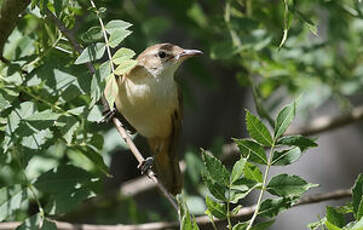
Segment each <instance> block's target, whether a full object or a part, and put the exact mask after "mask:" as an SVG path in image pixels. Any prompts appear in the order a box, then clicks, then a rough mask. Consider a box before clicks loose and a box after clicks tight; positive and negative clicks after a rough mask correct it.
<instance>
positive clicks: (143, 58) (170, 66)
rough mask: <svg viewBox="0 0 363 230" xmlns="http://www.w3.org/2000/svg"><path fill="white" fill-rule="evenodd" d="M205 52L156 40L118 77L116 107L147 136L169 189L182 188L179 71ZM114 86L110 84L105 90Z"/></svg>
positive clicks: (160, 175) (158, 172)
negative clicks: (179, 149)
mask: <svg viewBox="0 0 363 230" xmlns="http://www.w3.org/2000/svg"><path fill="white" fill-rule="evenodd" d="M201 54H203V52H202V51H200V50H197V49H183V48H181V47H179V46H177V45H174V44H171V43H161V44H155V45H152V46H150V47H148V48H146V49H145V50H144V51H143V52H142V53H140V54H139V55H138V57H137V58H136V61H137V65H136V66H135V67H134V68H132V69H131V70H130V71H129V72H128V73H127V74H124V75H123V76H122V78H117V87H118V94H117V95H116V96H115V107H116V109H117V111H118V112H119V113H121V114H122V116H123V117H124V118H125V119H126V120H127V121H128V123H129V124H130V125H131V126H132V127H133V128H134V129H135V130H136V131H137V132H138V133H139V134H141V135H142V136H143V137H145V138H146V140H147V142H148V145H149V147H150V150H151V155H152V163H151V167H152V169H153V171H154V172H155V174H156V176H157V178H158V180H159V181H160V183H161V184H162V185H163V186H164V187H165V188H166V189H167V191H168V192H169V193H170V194H172V195H176V194H178V193H180V192H181V189H182V186H183V178H182V175H181V172H180V168H179V160H178V155H177V152H176V151H177V150H176V148H177V142H178V138H179V133H180V130H181V125H182V119H183V98H182V92H181V89H180V86H179V83H178V82H177V80H176V79H175V72H176V70H177V69H178V68H179V66H180V65H181V64H182V63H183V62H184V61H185V60H186V59H188V58H190V57H193V56H198V55H201ZM110 88H111V87H108V85H106V87H105V91H104V93H105V94H107V91H108V90H111V89H110ZM148 160H150V159H149V158H148Z"/></svg>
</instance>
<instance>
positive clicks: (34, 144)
mask: <svg viewBox="0 0 363 230" xmlns="http://www.w3.org/2000/svg"><path fill="white" fill-rule="evenodd" d="M19 130H21V132H22V133H21V134H20V135H21V136H22V137H23V139H22V140H21V144H22V145H23V146H24V147H27V148H30V149H41V148H42V147H43V146H44V144H46V141H47V140H48V139H52V138H53V133H52V132H51V131H50V129H49V128H47V129H41V128H36V127H35V126H33V125H31V124H30V123H29V122H27V123H22V125H21V128H19Z"/></svg>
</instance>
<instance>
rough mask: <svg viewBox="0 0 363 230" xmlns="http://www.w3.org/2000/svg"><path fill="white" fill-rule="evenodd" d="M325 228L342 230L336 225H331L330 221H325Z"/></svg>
mask: <svg viewBox="0 0 363 230" xmlns="http://www.w3.org/2000/svg"><path fill="white" fill-rule="evenodd" d="M324 224H325V226H326V227H327V228H328V230H342V229H341V228H339V227H337V226H335V225H334V224H332V223H330V222H329V221H327V220H326V221H325V223H324Z"/></svg>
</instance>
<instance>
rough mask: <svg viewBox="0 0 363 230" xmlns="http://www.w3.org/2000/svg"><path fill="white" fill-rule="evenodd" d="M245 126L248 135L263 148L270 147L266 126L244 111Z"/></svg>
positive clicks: (270, 139)
mask: <svg viewBox="0 0 363 230" xmlns="http://www.w3.org/2000/svg"><path fill="white" fill-rule="evenodd" d="M246 125H247V130H248V134H249V135H250V137H252V138H253V139H255V140H256V141H257V142H258V143H260V144H262V145H264V146H271V145H272V142H273V141H272V137H271V135H270V131H268V129H267V128H266V126H265V125H264V124H263V123H262V122H261V121H260V120H259V119H258V118H257V117H256V116H254V115H253V114H251V113H250V112H249V111H248V110H247V111H246Z"/></svg>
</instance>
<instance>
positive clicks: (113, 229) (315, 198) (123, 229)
mask: <svg viewBox="0 0 363 230" xmlns="http://www.w3.org/2000/svg"><path fill="white" fill-rule="evenodd" d="M351 195H352V192H351V190H350V189H340V190H336V191H333V192H327V193H318V194H314V195H310V196H306V197H304V198H302V199H301V200H300V201H299V202H297V203H296V204H295V205H293V207H296V206H300V205H306V204H312V203H318V202H322V201H327V200H338V199H343V198H347V197H350V196H351ZM254 210H255V206H251V207H245V208H242V209H241V210H240V211H239V212H238V213H237V215H235V216H233V219H235V220H238V219H240V218H242V217H246V216H250V215H252V214H253V212H254ZM196 221H197V223H198V225H199V227H203V229H204V228H205V229H207V227H208V226H209V225H211V222H210V221H209V219H208V216H200V217H197V218H196ZM215 222H216V223H221V222H225V220H224V219H217V220H215ZM55 223H56V225H57V228H58V229H59V230H78V229H82V230H140V229H142V230H162V229H175V228H178V226H179V223H178V222H155V223H147V224H139V225H90V224H70V223H66V222H58V221H55ZM20 224H21V222H7V223H0V230H11V229H15V228H16V227H17V226H19V225H20Z"/></svg>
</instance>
